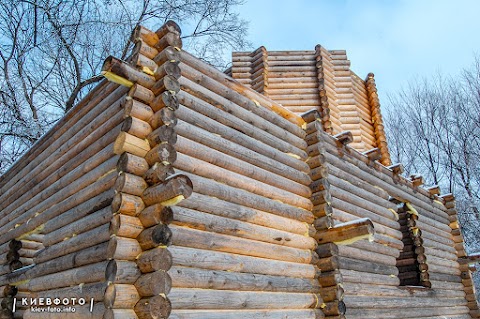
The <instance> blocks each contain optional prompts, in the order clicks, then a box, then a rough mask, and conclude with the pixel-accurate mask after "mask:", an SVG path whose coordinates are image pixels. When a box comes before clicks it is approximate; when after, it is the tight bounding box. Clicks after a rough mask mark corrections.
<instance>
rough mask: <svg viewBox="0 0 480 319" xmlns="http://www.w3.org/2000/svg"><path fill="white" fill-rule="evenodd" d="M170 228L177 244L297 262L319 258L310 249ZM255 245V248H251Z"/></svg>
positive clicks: (313, 261) (183, 228) (312, 261)
mask: <svg viewBox="0 0 480 319" xmlns="http://www.w3.org/2000/svg"><path fill="white" fill-rule="evenodd" d="M170 229H171V231H172V244H173V245H177V246H184V247H192V248H198V249H211V250H215V251H222V252H227V253H234V254H242V255H247V256H254V257H262V258H269V259H275V260H281V261H289V262H295V263H306V264H308V263H315V262H316V259H317V257H316V254H315V253H312V252H311V251H310V250H304V249H297V248H292V247H285V246H279V245H274V244H269V243H264V242H259V241H252V240H248V239H244V238H239V237H233V236H228V235H222V234H217V233H212V232H206V231H200V230H194V229H190V228H186V227H181V226H176V225H170ZM253 246H254V247H255V250H252V249H251V247H253Z"/></svg>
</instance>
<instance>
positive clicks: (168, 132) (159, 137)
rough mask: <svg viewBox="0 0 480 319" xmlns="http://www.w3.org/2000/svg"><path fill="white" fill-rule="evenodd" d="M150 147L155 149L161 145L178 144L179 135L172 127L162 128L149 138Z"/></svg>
mask: <svg viewBox="0 0 480 319" xmlns="http://www.w3.org/2000/svg"><path fill="white" fill-rule="evenodd" d="M147 139H148V142H149V143H150V146H151V147H153V146H155V145H157V144H161V143H169V144H172V145H173V144H175V143H176V142H177V133H176V132H175V130H174V129H173V128H172V127H170V126H166V125H164V126H160V127H159V128H157V129H156V130H155V131H153V132H152V133H150V134H149V135H148V137H147Z"/></svg>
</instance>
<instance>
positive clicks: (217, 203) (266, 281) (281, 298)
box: [168, 51, 323, 318]
mask: <svg viewBox="0 0 480 319" xmlns="http://www.w3.org/2000/svg"><path fill="white" fill-rule="evenodd" d="M180 56H181V61H182V62H181V64H180V69H181V72H182V77H181V78H180V84H181V86H182V89H181V91H180V92H179V93H178V99H179V102H180V107H179V108H178V110H176V111H175V114H176V116H177V118H178V123H177V125H176V126H175V131H176V133H177V141H176V144H175V149H176V152H177V159H176V161H175V162H174V163H173V166H174V168H175V169H176V171H177V172H178V173H181V174H184V175H186V176H188V177H189V178H190V180H191V181H192V185H193V193H192V195H191V196H190V197H189V198H187V199H185V200H183V201H181V202H180V203H178V205H176V206H173V207H171V211H172V214H171V224H170V229H171V231H172V239H171V241H172V245H171V246H170V247H169V251H170V252H171V254H172V262H173V267H172V268H171V269H170V271H168V274H169V275H170V277H171V279H172V289H171V291H170V293H169V295H168V296H169V299H170V302H171V304H172V313H171V316H170V318H193V317H198V318H226V317H228V318H245V317H248V318H260V317H262V318H277V317H278V316H289V317H290V316H292V317H302V318H323V313H322V311H321V310H320V307H321V305H322V298H321V296H320V295H319V294H318V289H319V285H318V281H317V280H316V279H315V278H316V276H317V275H318V268H317V267H316V266H315V263H316V260H317V257H316V254H315V253H313V249H314V248H315V246H316V244H315V240H314V239H313V238H311V237H309V236H308V234H311V233H312V229H311V227H310V226H309V225H310V224H311V223H312V222H313V215H312V213H311V211H310V210H311V208H312V204H311V201H310V195H311V191H310V189H309V187H308V185H309V184H310V178H309V176H308V171H309V168H308V166H307V165H306V164H305V162H304V160H305V159H306V157H307V154H306V153H305V148H306V143H305V141H304V136H305V133H304V131H303V129H302V128H301V123H302V122H303V121H302V120H301V118H300V119H299V118H298V117H296V116H295V115H294V114H292V113H291V112H285V110H284V109H282V108H280V107H279V106H278V104H276V103H274V102H273V101H271V100H268V99H266V98H265V97H262V95H260V94H258V93H256V92H255V91H253V90H250V89H248V88H245V87H243V86H241V85H239V84H238V82H235V81H232V80H231V79H230V78H228V77H227V76H225V75H224V74H222V73H221V72H219V71H217V70H215V69H214V68H212V67H210V66H208V65H206V64H205V63H203V62H201V61H200V60H198V59H196V58H194V57H192V56H191V55H189V54H188V53H186V52H185V51H181V52H180ZM265 106H268V108H270V110H269V109H267V108H265ZM276 112H279V114H277V113H276ZM287 119H288V120H287ZM274 123H275V124H274ZM296 123H298V124H300V125H298V124H296Z"/></svg>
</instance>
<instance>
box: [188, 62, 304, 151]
mask: <svg viewBox="0 0 480 319" xmlns="http://www.w3.org/2000/svg"><path fill="white" fill-rule="evenodd" d="M181 68H182V73H183V72H184V70H185V69H186V67H185V66H184V65H181ZM187 69H188V70H190V71H193V69H192V68H187ZM205 79H206V78H205ZM210 81H211V83H209V86H207V87H204V86H201V84H200V83H198V84H197V83H196V82H195V80H194V79H192V77H188V76H187V77H186V78H181V79H180V83H181V85H182V93H181V96H183V99H184V100H185V98H188V100H185V102H182V103H185V105H186V106H189V105H191V104H192V102H191V101H192V98H193V100H194V101H195V100H198V99H200V100H203V101H204V103H208V104H209V105H211V106H215V107H216V108H217V110H218V109H219V108H220V109H221V110H225V112H229V113H231V114H232V115H233V116H234V117H235V119H236V122H237V125H236V126H238V124H241V126H242V131H243V130H246V129H249V130H250V131H251V130H254V131H255V132H256V134H257V135H259V136H261V137H262V141H264V142H265V143H267V144H269V145H270V146H272V147H275V148H278V149H279V150H281V151H282V152H285V153H293V154H295V155H297V156H298V157H300V158H302V159H306V158H307V154H306V153H305V151H304V149H305V148H306V142H305V141H303V139H301V138H300V137H299V136H302V135H303V134H302V135H294V134H291V133H290V132H288V131H287V130H282V128H281V127H279V126H280V123H284V122H285V121H284V120H282V119H278V121H277V122H273V123H276V124H277V125H274V124H273V123H272V122H269V121H268V120H267V118H271V117H272V116H273V115H274V114H275V113H273V112H269V111H267V110H266V109H264V108H262V107H258V106H256V104H255V103H253V102H252V101H251V100H248V99H247V100H246V102H247V103H248V104H253V105H255V107H256V108H255V110H262V111H264V112H265V114H264V115H265V117H261V116H260V115H256V112H249V111H248V110H246V109H244V108H242V107H241V106H239V105H238V100H236V101H237V103H235V102H233V101H232V100H231V99H229V98H228V96H229V94H225V93H224V92H228V93H232V91H221V92H219V91H218V90H217V93H215V92H212V91H209V89H214V86H215V85H216V82H215V81H212V80H210ZM184 92H185V93H188V95H186V94H185V93H184ZM222 93H223V94H222ZM235 94H236V93H235ZM234 96H236V95H234ZM240 97H242V99H245V98H244V97H243V96H241V95H240ZM230 98H234V97H233V96H231V97H230ZM180 101H182V98H180ZM252 111H253V110H252ZM217 112H218V111H217ZM222 113H223V112H222ZM262 113H263V112H262ZM292 114H293V113H292ZM275 115H276V114H275ZM302 121H303V120H302ZM255 128H256V129H255Z"/></svg>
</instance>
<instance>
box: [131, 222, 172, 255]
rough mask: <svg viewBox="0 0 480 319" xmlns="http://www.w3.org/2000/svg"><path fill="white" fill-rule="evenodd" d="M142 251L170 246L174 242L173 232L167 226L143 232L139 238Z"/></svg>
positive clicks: (155, 227) (161, 225)
mask: <svg viewBox="0 0 480 319" xmlns="http://www.w3.org/2000/svg"><path fill="white" fill-rule="evenodd" d="M137 241H138V243H139V245H140V247H141V248H142V250H149V249H152V248H155V247H158V246H168V245H170V244H171V242H172V231H171V230H170V228H169V227H168V226H167V225H163V224H159V225H157V226H153V227H150V228H147V229H145V230H143V231H142V232H141V233H140V234H139V235H138V237H137Z"/></svg>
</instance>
